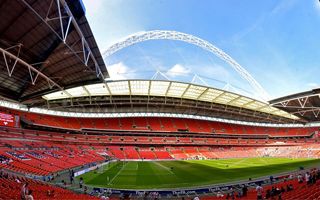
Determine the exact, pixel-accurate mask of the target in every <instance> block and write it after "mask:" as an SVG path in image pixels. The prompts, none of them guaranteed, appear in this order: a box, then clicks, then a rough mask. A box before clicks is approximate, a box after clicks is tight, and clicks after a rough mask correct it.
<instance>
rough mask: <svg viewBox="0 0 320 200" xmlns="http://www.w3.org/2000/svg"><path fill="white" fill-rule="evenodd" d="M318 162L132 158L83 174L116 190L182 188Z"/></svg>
mask: <svg viewBox="0 0 320 200" xmlns="http://www.w3.org/2000/svg"><path fill="white" fill-rule="evenodd" d="M315 165H318V166H319V165H320V160H319V159H290V158H242V159H222V160H191V161H154V162H136V161H132V162H115V163H111V164H110V165H109V166H104V168H103V169H99V170H98V171H91V172H88V173H86V174H84V175H82V177H83V179H84V182H85V184H87V185H91V186H98V187H108V188H115V189H160V188H183V187H196V186H203V185H209V184H217V183H226V182H232V181H240V180H248V178H258V177H262V176H269V175H272V174H277V173H281V172H288V171H293V170H297V169H298V168H299V167H300V166H303V167H310V166H315ZM107 177H109V182H108V178H107ZM78 178H80V177H78Z"/></svg>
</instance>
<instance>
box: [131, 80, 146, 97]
mask: <svg viewBox="0 0 320 200" xmlns="http://www.w3.org/2000/svg"><path fill="white" fill-rule="evenodd" d="M130 87H131V93H132V94H136V95H148V91H149V81H130Z"/></svg>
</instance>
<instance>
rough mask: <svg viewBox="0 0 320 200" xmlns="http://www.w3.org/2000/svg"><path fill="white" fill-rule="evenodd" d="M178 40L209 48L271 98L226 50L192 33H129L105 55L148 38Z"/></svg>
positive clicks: (263, 94)
mask: <svg viewBox="0 0 320 200" xmlns="http://www.w3.org/2000/svg"><path fill="white" fill-rule="evenodd" d="M163 39H165V40H178V41H183V42H186V43H189V44H193V45H196V46H198V47H201V48H202V49H204V50H207V51H209V52H211V53H213V54H215V55H216V56H218V57H219V58H221V59H222V60H224V61H225V62H227V63H228V64H229V65H230V66H231V67H232V68H233V69H234V70H236V71H237V72H238V73H239V74H240V76H241V77H242V78H243V79H244V80H246V81H248V82H249V84H250V85H251V86H252V87H253V88H254V89H255V90H256V92H258V93H259V96H260V97H261V98H262V99H263V100H267V99H269V95H268V93H267V92H266V91H265V90H264V89H263V88H262V86H261V85H260V84H259V83H258V82H257V81H256V80H255V79H254V78H253V77H252V76H251V74H249V72H248V71H247V70H246V69H244V68H243V67H242V66H241V65H240V64H239V63H237V62H236V61H235V60H234V59H233V58H231V57H230V56H229V55H228V54H226V53H225V52H224V51H222V50H221V49H219V48H218V47H216V46H214V45H213V44H211V43H210V42H208V41H206V40H203V39H201V38H198V37H195V36H193V35H190V34H186V33H181V32H177V31H168V30H153V31H146V32H138V33H135V34H133V35H129V36H128V37H126V38H124V39H123V40H121V41H119V42H117V43H115V44H113V45H111V46H110V47H109V48H108V49H107V50H106V51H105V52H104V53H103V56H104V57H105V58H106V57H108V56H110V55H112V54H114V53H115V52H117V51H119V50H121V49H123V48H126V47H128V46H131V45H134V44H136V43H139V42H143V41H147V40H163Z"/></svg>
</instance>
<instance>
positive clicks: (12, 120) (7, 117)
mask: <svg viewBox="0 0 320 200" xmlns="http://www.w3.org/2000/svg"><path fill="white" fill-rule="evenodd" d="M19 121H20V120H19V116H15V115H11V114H6V113H2V112H0V126H9V127H19Z"/></svg>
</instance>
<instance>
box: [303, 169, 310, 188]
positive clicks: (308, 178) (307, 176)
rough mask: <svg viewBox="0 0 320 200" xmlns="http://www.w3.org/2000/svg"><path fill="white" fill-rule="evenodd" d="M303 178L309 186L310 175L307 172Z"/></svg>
mask: <svg viewBox="0 0 320 200" xmlns="http://www.w3.org/2000/svg"><path fill="white" fill-rule="evenodd" d="M304 177H305V180H306V182H307V184H308V185H309V184H310V174H309V172H307V173H306V174H305V176H304Z"/></svg>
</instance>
